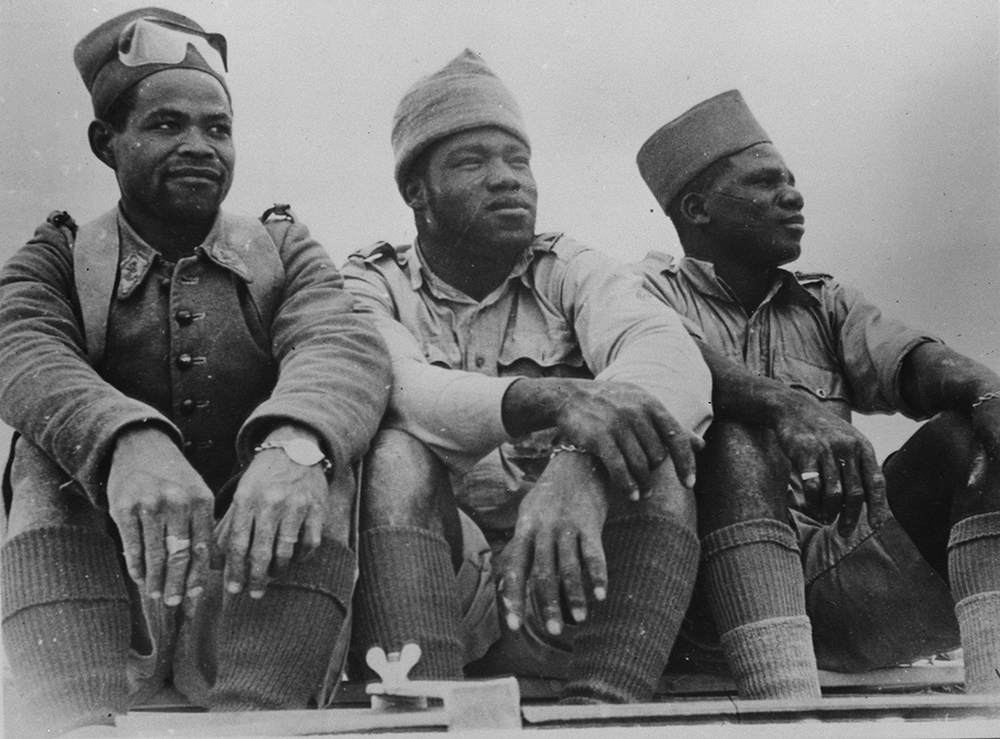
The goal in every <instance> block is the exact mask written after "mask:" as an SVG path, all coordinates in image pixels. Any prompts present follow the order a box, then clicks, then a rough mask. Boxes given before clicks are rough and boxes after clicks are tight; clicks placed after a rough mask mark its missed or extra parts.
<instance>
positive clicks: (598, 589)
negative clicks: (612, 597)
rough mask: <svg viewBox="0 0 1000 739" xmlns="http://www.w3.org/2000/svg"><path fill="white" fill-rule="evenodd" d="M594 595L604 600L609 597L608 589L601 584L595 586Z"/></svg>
mask: <svg viewBox="0 0 1000 739" xmlns="http://www.w3.org/2000/svg"><path fill="white" fill-rule="evenodd" d="M594 597H595V598H597V600H604V599H605V598H607V597H608V591H607V590H606V589H604V588H602V587H601V586H597V587H596V588H594Z"/></svg>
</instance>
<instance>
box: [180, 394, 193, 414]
mask: <svg viewBox="0 0 1000 739" xmlns="http://www.w3.org/2000/svg"><path fill="white" fill-rule="evenodd" d="M194 409H195V403H194V401H193V400H191V398H188V399H187V400H185V401H183V402H182V403H181V413H183V414H184V415H185V416H190V415H191V414H192V413H194Z"/></svg>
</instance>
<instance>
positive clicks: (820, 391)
mask: <svg viewBox="0 0 1000 739" xmlns="http://www.w3.org/2000/svg"><path fill="white" fill-rule="evenodd" d="M816 394H817V395H818V396H819V397H821V398H825V397H826V390H824V389H823V388H816Z"/></svg>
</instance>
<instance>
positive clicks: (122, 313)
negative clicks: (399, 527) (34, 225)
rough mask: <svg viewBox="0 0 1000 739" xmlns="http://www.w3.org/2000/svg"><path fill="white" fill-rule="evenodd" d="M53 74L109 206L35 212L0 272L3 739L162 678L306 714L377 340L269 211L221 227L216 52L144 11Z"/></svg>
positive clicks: (345, 537) (87, 712)
mask: <svg viewBox="0 0 1000 739" xmlns="http://www.w3.org/2000/svg"><path fill="white" fill-rule="evenodd" d="M74 58H75V61H76V64H77V67H78V69H79V71H80V74H81V76H82V77H83V80H84V83H85V84H86V86H87V89H88V90H89V91H90V93H91V97H92V100H93V104H94V113H95V116H96V119H95V120H94V121H93V122H92V123H91V124H90V128H89V137H90V144H91V148H92V150H93V152H94V154H95V155H96V156H97V157H98V158H99V159H100V160H101V161H102V162H103V163H104V164H106V165H108V167H110V168H111V169H112V170H113V171H114V173H115V176H116V178H117V181H118V185H119V190H120V194H121V199H120V201H119V204H118V206H117V207H116V208H115V209H113V210H111V211H109V212H108V213H105V214H104V215H103V216H101V217H99V218H97V219H96V220H95V221H92V222H91V223H88V224H85V225H83V226H81V227H79V228H77V227H76V225H75V224H74V223H73V221H72V219H71V218H69V216H67V215H66V214H65V213H56V214H53V215H52V216H51V217H50V218H49V221H48V222H47V223H45V224H43V225H42V226H41V227H39V229H38V231H37V232H36V234H35V236H34V238H33V239H32V241H31V242H30V243H29V244H28V245H27V246H26V247H25V248H23V249H22V250H20V251H19V252H18V253H17V254H16V255H15V256H14V257H13V258H12V259H11V260H10V262H8V264H7V265H6V266H5V267H4V269H3V271H2V273H0V377H2V378H3V385H2V390H0V415H2V417H3V420H4V421H5V422H6V423H8V424H9V425H11V426H12V427H14V429H15V430H16V431H17V435H16V444H15V446H14V449H13V454H12V462H11V464H10V466H9V467H8V469H7V471H6V474H5V480H4V493H5V494H4V498H5V500H4V503H5V506H6V508H7V511H8V523H7V530H6V539H5V541H4V544H3V557H2V559H3V576H2V588H3V609H4V610H3V639H4V651H5V654H6V657H7V659H8V661H9V663H10V665H11V670H12V672H13V674H14V679H15V686H14V687H15V689H14V690H13V691H10V692H11V693H14V694H16V695H17V696H19V698H20V701H19V702H18V703H17V708H18V710H17V711H16V713H17V714H18V715H17V716H11V715H8V716H6V717H5V718H6V719H7V721H8V728H11V726H12V725H18V726H19V727H20V730H21V731H22V732H31V731H35V730H41V731H58V730H62V729H67V728H72V727H73V726H76V725H79V724H86V723H94V722H101V723H106V722H108V721H113V718H114V715H115V714H118V713H122V712H124V711H126V710H128V709H129V708H131V707H132V706H134V705H136V704H137V703H141V702H142V701H144V700H145V699H147V698H149V697H150V696H151V695H152V694H153V693H155V692H156V691H157V690H158V689H159V688H160V687H161V686H162V685H164V683H165V682H166V681H168V680H172V682H173V685H174V687H175V688H176V689H178V690H179V691H180V692H182V693H183V694H185V695H186V696H187V697H188V699H189V700H190V701H191V702H192V703H194V704H197V705H201V706H204V707H207V708H209V709H211V710H249V709H265V708H267V709H274V708H304V707H306V706H307V705H308V704H309V703H310V702H311V701H313V700H314V699H316V700H319V701H320V702H322V701H324V700H325V699H326V698H327V697H328V696H329V688H330V686H331V685H332V684H334V683H335V681H336V678H337V677H338V676H339V674H340V670H341V668H342V662H343V657H344V654H345V652H346V647H344V646H340V647H339V649H338V645H344V644H346V638H344V639H341V638H340V637H341V632H342V631H343V629H344V627H345V624H346V623H347V619H346V614H347V609H348V606H349V604H350V602H351V598H352V594H353V587H354V579H355V572H356V557H355V555H354V552H353V550H352V549H351V547H350V536H351V527H352V522H353V517H352V515H351V509H352V505H353V497H354V490H355V485H354V481H353V471H352V470H353V469H354V468H353V466H352V465H353V463H354V462H356V461H357V459H358V458H359V457H360V456H361V454H362V453H363V450H364V449H365V448H366V447H367V442H368V441H369V439H370V437H371V436H372V435H373V434H374V432H375V429H376V427H377V424H378V422H379V419H380V417H381V414H382V411H383V410H384V407H385V402H386V399H387V393H386V386H387V384H388V377H389V368H388V358H387V356H386V354H385V347H384V344H383V343H382V341H381V339H380V338H379V336H378V335H377V333H376V332H375V330H374V328H373V327H372V326H371V325H370V324H369V323H368V322H367V321H366V320H365V319H363V318H361V317H359V316H357V315H356V314H355V313H353V312H352V306H353V300H352V298H351V296H350V295H349V294H348V293H347V292H346V291H344V289H343V279H342V277H341V276H340V274H339V273H338V272H337V270H336V268H335V267H334V265H333V264H332V263H331V262H330V259H329V257H328V256H327V254H326V252H325V250H324V249H323V247H322V246H320V245H319V244H318V243H316V241H315V240H313V239H312V238H311V237H310V236H309V232H308V230H307V229H306V228H305V227H304V226H302V225H301V224H297V223H295V222H294V219H292V218H291V217H290V216H289V215H287V209H286V208H281V209H279V214H278V215H279V216H280V217H272V218H265V219H256V218H242V217H238V216H233V215H230V214H228V213H224V212H223V211H221V210H220V206H221V203H222V201H223V199H224V198H225V196H226V193H227V192H228V190H229V185H230V183H231V181H232V176H233V167H234V164H235V149H234V146H233V140H232V118H233V116H232V108H231V105H230V99H229V90H228V87H227V85H226V81H225V77H224V72H225V69H226V64H227V59H226V44H225V39H224V38H223V37H222V36H221V35H219V34H214V33H207V32H205V31H204V30H203V29H202V28H201V27H200V26H199V25H198V24H196V23H195V22H194V21H192V20H191V19H189V18H186V17H184V16H182V15H178V14H177V13H173V12H170V11H167V10H162V9H159V8H143V9H140V10H135V11H131V12H129V13H126V14H124V15H121V16H118V17H116V18H113V19H111V20H109V21H107V22H106V23H104V24H102V25H101V26H99V27H98V28H97V29H95V30H94V31H93V32H91V33H90V34H88V35H87V36H86V37H85V38H84V39H83V40H82V41H81V42H80V43H79V44H78V46H77V47H76V53H75V57H74ZM282 214H284V215H283V216H282ZM262 220H263V221H265V222H262ZM210 554H213V555H215V554H217V555H218V556H217V557H213V559H219V560H220V562H218V563H216V565H221V564H222V563H223V562H224V569H219V568H216V567H215V566H210ZM307 555H308V556H307ZM338 651H339V654H338ZM11 733H12V735H13V734H14V730H13V729H11ZM19 735H20V734H19Z"/></svg>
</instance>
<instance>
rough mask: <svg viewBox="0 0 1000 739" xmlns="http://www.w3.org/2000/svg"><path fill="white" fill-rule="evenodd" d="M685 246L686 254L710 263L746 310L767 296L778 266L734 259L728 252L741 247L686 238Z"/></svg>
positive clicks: (757, 304)
mask: <svg viewBox="0 0 1000 739" xmlns="http://www.w3.org/2000/svg"><path fill="white" fill-rule="evenodd" d="M683 247H684V253H685V254H686V255H687V256H689V257H692V258H693V259H700V260H702V261H705V262H711V264H712V267H713V269H714V270H715V276H716V277H718V278H719V279H720V280H722V281H723V282H724V283H726V287H728V288H729V289H730V290H731V291H732V293H733V295H734V296H735V297H736V300H737V301H739V303H740V305H742V306H743V309H744V310H745V311H746V312H747V313H753V312H754V311H755V310H757V307H758V306H759V305H760V304H761V302H762V301H763V300H764V298H765V297H767V293H768V291H769V290H770V289H771V282H772V280H773V278H774V273H775V270H776V269H777V268H776V267H769V266H760V265H756V264H747V263H746V262H744V261H739V260H736V259H733V258H731V257H730V256H729V254H730V253H731V252H733V251H736V252H737V253H738V248H737V249H733V247H732V246H730V245H727V246H726V247H724V248H720V247H719V245H717V244H714V243H712V242H708V241H706V240H704V239H698V238H694V239H685V240H684V243H683Z"/></svg>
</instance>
